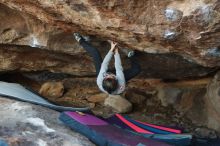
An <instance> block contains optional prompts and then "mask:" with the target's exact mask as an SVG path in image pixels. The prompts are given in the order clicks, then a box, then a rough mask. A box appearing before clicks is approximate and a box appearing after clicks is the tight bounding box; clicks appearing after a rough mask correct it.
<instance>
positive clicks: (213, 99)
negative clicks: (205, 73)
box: [206, 72, 220, 131]
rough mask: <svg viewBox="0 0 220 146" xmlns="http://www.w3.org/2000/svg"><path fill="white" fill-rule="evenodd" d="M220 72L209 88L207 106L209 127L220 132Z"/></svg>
mask: <svg viewBox="0 0 220 146" xmlns="http://www.w3.org/2000/svg"><path fill="white" fill-rule="evenodd" d="M219 77H220V72H218V73H217V74H216V75H215V77H214V78H213V80H212V81H211V82H210V83H209V85H208V87H207V94H206V104H207V107H208V108H207V109H208V114H209V116H208V126H209V127H210V128H213V129H217V130H218V131H219V130H220V125H219V122H220V112H219V110H220V105H219V104H220V103H219V102H220V90H219V89H220V88H219V87H220V82H219V81H220V80H219V79H220V78H219Z"/></svg>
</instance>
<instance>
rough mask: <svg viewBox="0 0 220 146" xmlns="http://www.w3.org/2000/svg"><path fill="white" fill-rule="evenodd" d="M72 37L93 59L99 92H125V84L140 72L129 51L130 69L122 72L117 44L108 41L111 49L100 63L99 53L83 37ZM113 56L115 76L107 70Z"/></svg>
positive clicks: (132, 54)
mask: <svg viewBox="0 0 220 146" xmlns="http://www.w3.org/2000/svg"><path fill="white" fill-rule="evenodd" d="M74 37H75V39H76V40H77V41H78V42H79V43H80V45H81V46H82V47H83V48H84V49H85V50H86V51H87V52H88V53H89V54H90V56H91V57H92V58H93V60H94V64H95V68H96V74H97V85H98V87H99V89H100V90H101V91H103V92H105V93H107V94H121V93H122V92H123V91H124V90H125V82H127V81H128V80H130V79H131V78H133V77H135V76H136V75H137V74H138V73H139V72H140V71H141V69H140V65H139V64H138V63H137V61H136V60H135V58H134V51H129V52H128V54H127V55H128V57H129V59H130V61H131V68H129V69H127V70H125V71H124V72H123V67H122V65H121V59H120V55H119V52H118V47H116V45H117V43H115V42H113V41H109V42H110V44H111V49H110V50H109V52H108V54H107V55H106V56H105V58H104V60H103V61H102V57H101V55H100V53H99V51H98V50H97V49H96V48H94V47H93V46H92V45H91V44H90V43H88V41H86V39H85V37H83V36H81V35H80V34H78V33H74ZM113 55H114V58H115V72H116V75H115V74H113V73H112V71H109V70H108V65H109V62H110V60H111V58H112V56H113Z"/></svg>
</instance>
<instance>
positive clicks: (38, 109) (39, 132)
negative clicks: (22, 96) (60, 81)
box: [0, 97, 94, 146]
mask: <svg viewBox="0 0 220 146" xmlns="http://www.w3.org/2000/svg"><path fill="white" fill-rule="evenodd" d="M0 103H1V104H0V116H1V120H0V125H1V126H0V139H1V140H4V141H5V142H7V143H8V144H9V145H11V146H17V145H28V146H29V145H34V146H35V145H36V146H43V145H53V146H60V145H63V146H74V145H79V146H93V145H94V144H92V143H91V142H90V141H89V140H88V139H87V138H86V137H84V136H82V135H80V134H79V133H76V132H74V131H72V130H70V129H69V128H68V127H66V126H65V125H64V124H63V123H61V122H60V121H59V119H58V117H59V115H60V113H59V112H56V111H53V110H50V109H47V108H44V107H42V106H38V105H33V104H29V103H25V102H20V101H15V100H9V99H5V98H2V97H1V98H0Z"/></svg>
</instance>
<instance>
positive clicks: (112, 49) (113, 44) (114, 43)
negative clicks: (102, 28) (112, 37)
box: [109, 41, 117, 52]
mask: <svg viewBox="0 0 220 146" xmlns="http://www.w3.org/2000/svg"><path fill="white" fill-rule="evenodd" d="M109 42H110V44H111V51H112V52H114V51H115V48H116V47H115V46H116V45H117V43H116V42H113V41H109Z"/></svg>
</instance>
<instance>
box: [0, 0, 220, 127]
mask: <svg viewBox="0 0 220 146" xmlns="http://www.w3.org/2000/svg"><path fill="white" fill-rule="evenodd" d="M0 3H2V4H0V19H1V20H2V21H1V22H0V43H3V44H1V45H0V71H1V72H7V73H8V72H12V73H13V72H22V74H23V75H24V76H25V77H28V78H29V79H34V80H35V81H36V82H37V84H36V82H34V84H33V82H32V81H29V80H27V81H26V80H24V79H23V78H22V79H20V80H16V79H15V78H10V75H9V74H8V75H9V76H8V75H1V76H0V78H1V80H10V81H11V82H15V81H17V82H19V81H20V82H21V83H24V84H29V86H31V87H33V88H34V89H36V90H37V91H38V90H39V87H40V85H41V84H42V82H45V81H54V80H55V81H60V80H62V82H63V83H64V87H65V89H66V92H65V93H64V95H63V96H62V97H61V98H56V99H54V98H50V97H48V99H49V100H51V101H53V102H56V103H59V104H62V105H70V106H90V107H92V108H93V111H94V112H95V113H96V114H99V115H107V114H109V113H110V114H112V113H113V111H111V109H108V108H103V106H102V104H101V102H100V103H99V102H97V103H93V101H89V98H88V97H90V96H93V95H96V94H99V93H100V91H99V90H98V88H97V86H96V83H95V69H94V66H93V62H92V60H91V58H90V57H89V56H88V54H87V53H86V52H85V51H84V50H83V49H82V48H81V47H80V46H79V44H78V43H76V41H75V40H74V39H73V37H72V33H73V32H80V33H81V34H83V35H89V36H90V37H91V40H92V41H91V43H92V44H93V45H94V46H96V47H97V48H98V49H99V50H100V52H101V54H102V56H104V55H105V54H106V52H107V51H108V49H109V45H108V44H107V43H106V40H107V39H112V40H115V41H117V42H118V43H119V45H120V46H121V47H122V48H123V47H129V48H132V49H135V50H139V52H137V53H136V55H137V57H138V60H139V62H140V64H141V67H142V72H141V73H140V74H139V76H138V77H136V79H133V80H131V81H129V83H128V84H127V89H126V93H125V95H126V97H128V100H130V101H131V102H132V103H134V105H135V106H134V107H133V110H134V111H133V113H132V114H134V117H138V119H143V120H144V121H148V122H152V123H156V124H163V125H170V126H183V127H185V128H186V129H187V130H189V131H193V130H195V127H196V126H209V127H210V128H214V129H216V130H218V131H220V129H219V119H218V117H219V114H218V112H216V110H214V109H212V108H213V107H216V108H218V106H219V104H218V98H219V97H218V82H217V81H216V82H215V81H213V82H212V83H210V85H209V86H208V87H209V88H208V89H207V94H206V85H207V84H208V82H207V81H208V80H209V79H208V80H206V79H204V80H203V79H201V80H191V81H190V80H189V81H185V82H184V81H178V80H179V79H193V78H195V77H196V78H200V77H204V76H212V75H213V74H214V73H215V72H216V71H217V70H218V69H219V67H220V59H219V57H220V48H219V46H220V42H219V38H220V33H219V29H220V1H219V0H114V1H112V0H102V1H101V0H77V1H70V0H63V1H60V0H53V1H51V0H35V1H33V0H0ZM5 43H6V44H13V45H4V44H5ZM16 45H26V46H16ZM27 46H32V47H34V48H32V47H27ZM160 53H162V54H160ZM121 56H122V63H123V66H125V68H127V67H128V66H129V60H128V59H127V58H125V55H124V54H123V53H121ZM24 71H25V73H24ZM26 71H28V72H26ZM32 71H37V72H32ZM39 71H40V72H39ZM41 71H42V72H41ZM47 71H50V72H54V73H48V72H47ZM76 76H77V77H76ZM6 78H7V79H6ZM147 78H159V79H164V80H153V79H152V80H148V79H147ZM214 80H215V79H214ZM158 86H160V87H162V89H161V90H166V91H168V90H167V89H169V91H171V92H174V91H173V90H172V89H178V90H180V91H181V93H182V94H181V95H178V98H175V97H177V96H176V95H177V94H174V95H175V96H173V94H172V96H173V98H170V99H172V100H170V101H171V102H168V103H169V106H167V107H163V106H162V105H161V100H159V99H158V94H157V93H158ZM166 95H168V94H166ZM205 95H206V96H207V97H205ZM129 96H130V97H129ZM134 97H137V98H134ZM163 98H164V101H167V100H169V99H168V98H167V96H163ZM209 98H210V99H211V100H208V99H209ZM95 100H97V99H95ZM210 101H213V102H214V106H213V105H211V104H210ZM215 104H218V105H215ZM198 113H199V114H198ZM132 114H131V115H132ZM138 115H139V116H138ZM192 126H194V127H192Z"/></svg>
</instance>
